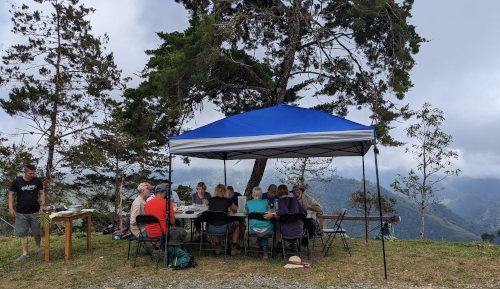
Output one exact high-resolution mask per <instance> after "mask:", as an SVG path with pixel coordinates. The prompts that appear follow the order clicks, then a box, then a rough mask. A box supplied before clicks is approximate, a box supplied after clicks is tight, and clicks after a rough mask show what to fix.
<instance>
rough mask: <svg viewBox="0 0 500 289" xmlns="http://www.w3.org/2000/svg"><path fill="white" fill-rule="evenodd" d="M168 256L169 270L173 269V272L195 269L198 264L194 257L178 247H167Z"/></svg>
mask: <svg viewBox="0 0 500 289" xmlns="http://www.w3.org/2000/svg"><path fill="white" fill-rule="evenodd" d="M167 250H168V254H169V257H170V258H169V259H170V261H169V264H168V267H169V268H173V269H174V270H182V269H186V268H190V267H196V266H197V265H198V264H197V263H196V261H195V259H194V256H193V255H192V254H189V253H188V252H186V251H184V250H183V249H182V248H181V247H179V246H168V248H167Z"/></svg>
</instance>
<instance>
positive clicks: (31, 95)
mask: <svg viewBox="0 0 500 289" xmlns="http://www.w3.org/2000/svg"><path fill="white" fill-rule="evenodd" d="M34 2H35V3H32V4H33V6H34V7H30V6H28V5H27V4H23V5H22V6H20V7H18V6H16V5H12V11H11V13H12V18H11V20H12V23H13V28H12V32H13V33H14V34H16V35H17V36H19V37H20V43H19V44H15V45H13V46H11V47H10V48H8V49H7V50H5V53H4V55H3V56H2V61H3V62H2V65H1V67H0V72H1V74H2V77H1V78H0V85H10V86H11V87H12V88H11V91H10V93H9V98H8V99H1V100H0V105H1V106H2V108H3V109H4V110H5V111H6V112H7V113H8V114H10V115H11V116H18V117H21V118H25V119H27V120H28V121H29V122H30V124H29V127H28V128H27V129H28V130H30V131H31V132H32V133H34V134H38V135H40V139H41V140H43V142H45V145H46V150H47V151H46V159H47V164H46V168H45V169H46V171H45V176H46V180H45V181H46V182H45V188H46V190H48V188H49V186H50V185H51V184H52V183H53V182H54V181H56V179H57V178H58V175H57V174H56V172H55V170H56V167H55V164H57V163H58V160H57V159H56V158H57V157H58V156H59V154H58V152H64V151H66V150H67V148H68V146H70V145H71V142H70V140H74V139H77V138H78V136H79V135H80V134H81V133H82V132H84V131H85V130H86V129H87V128H88V127H90V126H92V125H93V123H92V121H93V116H95V113H96V111H95V110H96V108H99V107H101V106H102V103H104V102H106V101H107V100H108V95H107V92H108V91H110V90H111V89H113V88H115V87H116V86H117V85H119V84H120V71H119V70H117V68H116V65H115V63H114V60H113V55H112V54H106V53H105V52H104V51H103V46H104V45H105V44H106V42H107V36H104V37H94V36H93V35H92V34H91V26H90V22H89V21H88V20H86V19H87V17H88V16H89V15H90V14H91V13H93V12H94V9H92V8H87V7H85V6H84V5H79V3H78V2H79V1H78V0H71V1H68V0H46V1H34ZM46 11H50V12H48V13H47V12H46ZM52 196H53V195H51V194H49V195H48V198H49V200H50V199H51V198H52Z"/></svg>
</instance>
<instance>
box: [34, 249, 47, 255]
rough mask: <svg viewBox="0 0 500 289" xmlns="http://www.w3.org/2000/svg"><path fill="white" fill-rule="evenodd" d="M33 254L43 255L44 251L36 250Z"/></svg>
mask: <svg viewBox="0 0 500 289" xmlns="http://www.w3.org/2000/svg"><path fill="white" fill-rule="evenodd" d="M35 253H37V254H38V255H44V254H45V250H43V249H38V250H36V251H35Z"/></svg>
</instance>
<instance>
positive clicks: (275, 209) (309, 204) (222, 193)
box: [130, 180, 323, 259]
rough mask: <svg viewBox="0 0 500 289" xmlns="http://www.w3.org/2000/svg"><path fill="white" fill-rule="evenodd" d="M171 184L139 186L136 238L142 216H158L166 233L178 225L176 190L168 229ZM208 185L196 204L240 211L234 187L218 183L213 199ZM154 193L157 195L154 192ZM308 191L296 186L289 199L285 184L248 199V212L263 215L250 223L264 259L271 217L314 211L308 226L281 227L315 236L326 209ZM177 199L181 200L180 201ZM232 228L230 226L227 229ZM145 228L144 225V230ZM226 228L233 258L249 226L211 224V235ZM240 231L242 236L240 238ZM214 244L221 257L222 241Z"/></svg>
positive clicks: (155, 231)
mask: <svg viewBox="0 0 500 289" xmlns="http://www.w3.org/2000/svg"><path fill="white" fill-rule="evenodd" d="M169 186H170V181H169V180H164V181H162V183H161V184H159V185H157V186H156V187H153V186H151V185H150V184H149V183H146V182H144V183H141V184H139V186H138V187H137V190H138V191H139V195H138V197H137V198H136V199H135V200H134V202H133V203H132V207H131V216H130V223H131V228H130V229H131V231H132V233H133V234H134V235H135V236H138V235H139V234H140V230H139V226H138V224H137V222H136V217H137V215H139V214H152V215H155V216H157V217H158V219H159V220H160V224H161V226H162V229H163V232H167V230H168V231H170V230H171V228H172V226H174V224H175V215H174V210H173V205H172V203H173V202H175V200H177V201H178V196H177V194H175V195H174V192H175V191H172V199H171V200H172V202H170V210H169V211H170V224H169V225H168V228H167V224H166V222H167V217H166V211H167V210H166V203H167V202H166V201H165V199H166V195H167V191H168V190H169ZM206 189H207V186H206V185H205V184H204V183H203V182H199V183H198V184H197V186H196V192H195V193H193V194H192V196H191V199H192V204H200V205H201V204H205V205H207V206H208V210H210V211H223V212H228V211H229V210H231V211H232V212H236V211H237V210H238V197H239V196H241V194H239V193H237V192H234V189H233V187H232V186H227V187H226V186H225V185H223V184H218V185H217V186H216V187H215V188H214V193H213V196H212V195H211V194H210V193H208V192H207V191H206ZM153 190H154V196H153V197H152V193H153ZM304 191H305V188H304V187H302V186H294V187H293V190H292V192H293V197H289V190H288V187H287V186H286V185H284V184H282V185H280V186H276V185H274V184H272V185H270V186H269V187H268V190H267V192H266V193H263V192H262V189H261V188H260V187H254V188H253V190H252V193H251V196H248V199H249V200H248V201H246V204H245V210H246V211H247V212H248V213H254V212H255V213H262V214H263V216H264V220H263V221H261V220H253V219H252V220H250V230H251V231H252V232H253V233H255V234H256V235H257V236H263V237H258V238H257V242H256V244H255V246H257V247H259V248H262V249H263V258H264V259H268V239H267V238H266V237H264V236H266V234H267V233H268V232H272V231H273V225H272V223H271V221H270V220H271V218H273V217H279V216H282V215H285V214H288V213H303V214H304V215H306V214H307V212H308V211H310V212H311V214H310V216H311V218H308V219H306V221H305V223H302V222H301V221H297V222H293V223H286V224H282V225H281V230H282V233H283V234H284V235H300V233H301V232H302V231H303V229H304V226H305V228H306V229H307V231H308V232H309V235H310V236H313V235H314V234H315V232H316V229H317V226H316V221H315V217H316V212H321V211H322V210H323V209H322V207H321V205H320V204H319V203H318V202H317V201H316V200H315V199H314V198H312V197H310V196H308V195H306V194H304ZM176 198H177V199H176ZM227 226H229V227H227ZM195 227H196V228H197V229H198V230H199V228H200V227H201V223H200V222H199V221H198V222H196V221H195ZM142 228H143V226H141V229H142ZM146 228H147V229H146V230H145V231H144V230H142V234H147V235H148V236H149V237H156V236H159V235H160V234H161V229H160V228H159V227H158V226H157V225H156V226H155V225H147V226H146ZM226 228H228V231H229V235H230V240H231V246H230V248H231V255H236V254H239V253H240V250H239V248H238V241H239V239H240V238H243V239H244V238H246V234H245V231H246V230H245V223H244V220H243V219H235V220H234V221H232V222H231V223H229V224H228V225H226V224H220V225H217V224H212V225H210V224H209V225H207V228H206V229H207V232H208V233H214V234H217V233H225V231H226ZM240 232H241V233H242V234H241V235H240ZM214 242H215V245H216V248H217V249H218V250H216V254H220V253H221V252H222V250H221V249H220V238H219V237H214ZM299 245H300V244H296V243H293V242H292V243H290V250H292V251H297V246H299ZM302 245H303V246H306V245H307V239H303V240H302Z"/></svg>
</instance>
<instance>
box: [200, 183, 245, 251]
mask: <svg viewBox="0 0 500 289" xmlns="http://www.w3.org/2000/svg"><path fill="white" fill-rule="evenodd" d="M227 196H228V195H227V190H226V186H224V185H223V184H218V185H217V186H216V187H215V189H214V196H213V197H211V198H210V199H208V209H209V210H210V211H214V212H228V210H229V209H231V211H233V213H236V211H237V210H238V207H237V206H236V205H235V204H233V203H232V202H231V199H229V198H228V197H227ZM228 226H229V227H228V229H229V235H230V237H231V241H232V244H231V256H232V255H236V254H239V253H240V250H239V249H238V247H237V244H238V237H239V235H240V227H239V224H238V221H233V222H230V223H229V224H228ZM207 232H208V233H212V234H222V233H225V232H226V225H225V224H224V225H219V226H217V225H210V224H208V225H207ZM214 239H215V245H216V246H217V247H218V248H220V237H214ZM216 253H220V251H216Z"/></svg>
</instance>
